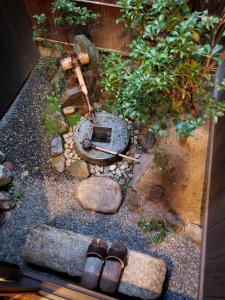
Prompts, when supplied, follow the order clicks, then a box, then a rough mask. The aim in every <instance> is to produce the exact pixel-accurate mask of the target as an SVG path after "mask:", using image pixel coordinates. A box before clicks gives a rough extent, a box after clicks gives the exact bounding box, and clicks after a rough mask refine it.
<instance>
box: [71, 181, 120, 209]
mask: <svg viewBox="0 0 225 300" xmlns="http://www.w3.org/2000/svg"><path fill="white" fill-rule="evenodd" d="M76 198H77V199H78V202H79V204H80V206H81V207H83V208H84V209H87V210H92V211H95V212H101V213H111V214H113V213H115V212H117V210H118V209H119V207H120V205H121V202H122V194H121V189H120V185H119V183H118V182H117V181H114V180H113V179H111V178H109V177H90V178H88V179H85V180H83V181H82V182H81V183H80V184H79V185H78V186H77V188H76Z"/></svg>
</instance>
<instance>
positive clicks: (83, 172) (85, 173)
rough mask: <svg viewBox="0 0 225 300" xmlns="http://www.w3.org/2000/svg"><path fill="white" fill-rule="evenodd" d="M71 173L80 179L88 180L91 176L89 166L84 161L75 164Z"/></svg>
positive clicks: (72, 165) (71, 168)
mask: <svg viewBox="0 0 225 300" xmlns="http://www.w3.org/2000/svg"><path fill="white" fill-rule="evenodd" d="M70 173H71V174H72V175H73V176H75V177H77V178H79V179H86V178H88V177H89V176H90V175H91V174H90V170H89V165H88V164H87V163H86V161H84V160H77V161H75V162H73V163H72V164H71V166H70Z"/></svg>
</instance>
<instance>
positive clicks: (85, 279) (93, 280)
mask: <svg viewBox="0 0 225 300" xmlns="http://www.w3.org/2000/svg"><path fill="white" fill-rule="evenodd" d="M106 255H107V244H106V242H105V241H104V240H100V239H96V240H92V242H91V244H90V245H89V247H88V249H87V252H86V260H85V264H84V270H83V274H82V277H81V285H82V286H83V287H85V288H87V289H90V290H93V289H95V288H96V286H97V284H98V280H99V277H100V273H101V270H102V265H103V263H104V261H105V257H106Z"/></svg>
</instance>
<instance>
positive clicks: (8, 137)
mask: <svg viewBox="0 0 225 300" xmlns="http://www.w3.org/2000/svg"><path fill="white" fill-rule="evenodd" d="M45 73H46V71H45V69H44V70H43V71H41V70H38V69H35V70H34V71H33V72H32V74H31V76H30V78H29V80H28V81H27V83H26V84H25V86H24V88H23V89H22V91H21V93H20V94H19V96H18V97H17V99H16V101H15V103H14V104H13V105H12V107H11V108H10V110H9V111H8V113H7V114H6V115H5V117H4V118H3V119H2V120H1V122H0V135H1V140H0V148H1V150H2V152H4V153H5V154H6V158H7V160H9V161H12V162H13V164H14V169H13V175H14V183H15V186H16V187H18V189H19V190H21V191H22V197H21V201H20V203H18V205H16V207H15V208H14V209H12V210H11V211H10V212H11V215H10V217H9V218H8V219H7V221H6V222H5V223H4V224H2V226H1V227H0V243H1V249H0V259H2V260H6V261H10V262H14V263H19V264H21V265H23V264H24V263H25V262H24V260H23V258H22V251H23V248H24V242H25V240H26V236H27V234H28V232H29V231H30V230H31V229H32V228H33V227H34V226H35V225H38V224H43V223H45V224H49V225H51V227H53V228H56V227H57V228H62V229H64V230H66V231H68V230H70V231H72V232H74V233H75V234H80V235H81V236H83V237H89V236H90V237H92V238H102V239H105V240H107V241H111V242H113V241H121V242H123V243H124V244H126V245H127V247H128V248H129V249H132V250H135V251H138V252H140V253H141V254H145V255H147V256H148V255H149V256H151V257H156V258H161V259H162V260H163V261H164V262H165V263H166V265H167V268H168V274H169V277H168V290H167V291H166V295H167V299H173V300H174V299H176V297H178V298H177V299H179V295H180V294H184V295H187V296H188V297H192V298H194V297H195V296H196V293H197V285H198V271H199V257H200V249H199V247H197V246H196V244H195V243H194V242H193V241H192V239H190V238H189V236H188V235H187V234H186V233H185V232H180V231H178V232H176V233H168V234H167V235H166V237H165V239H164V241H162V242H161V243H160V244H153V243H152V242H151V241H150V238H151V239H152V237H154V236H155V235H156V234H157V232H156V231H153V232H147V231H145V230H143V229H142V228H145V227H143V226H142V225H146V224H143V223H140V224H139V220H140V217H141V215H140V213H141V209H140V211H139V209H137V210H135V211H132V209H131V206H132V205H131V202H132V201H131V199H130V200H129V197H128V196H129V193H130V194H133V195H137V194H138V196H139V197H140V198H141V205H140V203H138V205H139V208H140V207H142V204H144V203H146V202H148V201H150V199H147V198H145V199H143V195H141V194H140V192H137V191H134V190H133V187H131V186H130V187H129V189H127V187H128V185H131V184H132V180H133V178H132V177H133V176H134V175H135V174H134V166H138V164H136V165H133V163H130V162H129V161H126V160H118V161H117V162H115V163H113V164H111V165H108V166H98V165H89V163H87V162H85V161H83V162H82V164H83V165H85V166H87V168H86V167H85V168H84V169H85V173H87V172H89V174H90V173H91V175H90V176H89V177H87V175H85V176H84V177H85V178H82V179H79V178H78V177H77V176H73V175H72V174H71V165H72V160H74V162H76V163H79V162H80V161H82V160H80V159H79V157H78V155H77V154H76V153H75V151H74V147H73V128H72V126H70V127H69V129H68V131H66V132H65V133H61V134H60V138H59V136H57V142H54V143H51V141H52V138H51V139H49V138H48V137H47V135H46V131H45V128H44V126H43V119H42V118H41V112H42V110H43V109H44V107H45V104H46V102H44V101H43V100H42V98H43V97H45V96H46V95H48V94H49V93H50V89H49V81H47V80H46V77H44V76H45ZM119 117H120V118H122V119H123V120H124V121H125V122H126V124H127V126H128V129H129V133H130V137H131V138H130V148H129V149H128V152H126V154H128V155H130V156H132V157H136V158H138V159H139V160H140V161H142V156H143V155H144V156H145V155H146V154H147V155H150V154H151V153H150V152H152V154H151V155H152V156H154V152H155V150H156V149H157V147H158V143H159V142H158V140H157V139H155V137H154V136H153V135H152V134H149V133H145V132H142V127H141V126H140V125H139V124H138V123H137V122H134V121H132V120H129V119H126V118H123V117H122V116H119ZM33 120H36V121H35V123H34V122H33ZM15 124H16V125H15ZM58 142H59V144H58ZM60 142H62V143H61V144H60ZM51 146H52V147H51ZM144 147H145V149H144ZM51 149H52V159H54V158H56V157H58V156H60V155H62V156H63V157H64V159H65V160H66V161H67V160H68V159H71V158H69V156H68V158H66V156H67V154H66V153H65V150H66V149H69V150H70V151H68V152H70V153H72V154H73V156H74V157H73V158H72V160H71V161H69V162H71V165H70V166H69V164H68V166H66V164H64V163H65V162H64V163H63V164H62V168H65V171H64V172H62V173H58V172H56V173H55V172H52V170H51V163H50V161H49V159H50V152H51V151H50V150H51ZM62 149H63V152H62V153H61V151H62ZM144 151H147V152H146V153H145V154H143V152H144ZM70 156H72V155H71V154H70ZM75 159H76V161H75ZM83 165H82V167H83ZM122 165H124V166H122ZM159 168H161V167H159ZM116 169H118V170H120V171H121V177H120V176H119V175H120V173H119V172H118V171H117V172H116ZM113 171H115V172H113ZM75 172H76V168H75ZM98 172H99V173H98ZM92 173H97V174H92ZM109 174H111V175H110V176H109ZM102 175H103V176H102ZM125 175H126V176H125ZM117 176H118V177H117ZM135 176H136V175H135ZM105 177H107V178H109V179H112V180H114V181H116V182H117V188H118V190H119V185H120V188H121V195H122V202H121V204H120V205H119V207H118V208H117V207H116V208H115V210H117V211H116V213H113V214H105V213H98V212H95V211H92V210H86V209H83V208H82V207H81V205H80V204H79V202H78V199H77V197H76V196H75V193H76V191H77V189H78V188H79V185H80V184H82V183H83V182H85V180H89V179H92V178H97V179H98V180H100V179H104V178H105ZM121 179H124V181H125V183H124V181H122V182H120V183H119V181H120V180H121ZM152 185H160V186H161V187H162V188H163V194H164V195H163V197H164V199H165V195H166V190H167V188H166V187H165V185H164V184H163V183H161V184H159V183H158V182H157V184H156V183H152ZM150 188H151V187H149V189H150ZM149 189H148V192H150V191H149ZM126 190H127V191H126ZM160 190H161V189H160ZM125 194H127V196H125ZM153 194H154V195H155V192H154V193H153ZM158 194H161V193H158V192H157V193H156V195H158ZM157 197H159V196H157ZM160 197H161V196H160ZM118 199H119V198H118ZM137 199H138V198H137ZM162 199H163V198H162ZM162 199H161V200H159V201H158V202H160V201H162ZM142 202H143V203H142ZM154 202H156V203H157V200H156V199H155V200H154ZM117 203H118V202H117ZM132 204H133V202H132ZM115 228H116V230H115ZM112 229H113V230H112ZM164 230H165V229H164ZM184 262H185V264H184ZM181 270H182V272H181Z"/></svg>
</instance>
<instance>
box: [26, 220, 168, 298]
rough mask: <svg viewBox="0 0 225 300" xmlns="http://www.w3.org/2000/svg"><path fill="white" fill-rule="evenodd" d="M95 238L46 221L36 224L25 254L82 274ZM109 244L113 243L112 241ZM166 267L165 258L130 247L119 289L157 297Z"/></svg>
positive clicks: (34, 260)
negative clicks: (86, 254)
mask: <svg viewBox="0 0 225 300" xmlns="http://www.w3.org/2000/svg"><path fill="white" fill-rule="evenodd" d="M112 230H115V228H112ZM99 238H101V237H100V236H99ZM92 239H93V238H92V237H90V236H86V235H82V234H77V233H74V232H71V231H68V230H64V229H60V228H55V227H51V226H48V225H45V224H43V225H36V226H35V227H33V228H32V229H31V230H30V232H29V233H28V235H27V238H26V243H25V247H24V251H23V256H24V258H25V259H26V261H27V262H29V263H33V264H36V265H38V266H42V267H47V268H50V269H53V270H55V271H58V272H62V273H67V274H68V275H70V276H79V277H81V275H82V272H83V268H84V263H85V253H86V251H87V248H88V246H89V244H90V243H91V241H92ZM107 244H108V247H110V246H111V243H110V242H109V241H107ZM166 271H167V268H166V264H165V262H164V261H163V260H161V259H159V258H155V257H153V256H151V255H147V254H144V253H140V252H137V251H133V250H130V249H128V260H127V265H126V267H125V269H124V272H123V274H122V277H121V281H120V284H119V287H118V291H119V292H120V293H123V294H126V295H129V296H131V297H138V298H141V299H143V300H147V299H157V298H158V297H159V296H160V294H161V293H162V288H163V283H164V280H165V276H166Z"/></svg>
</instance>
